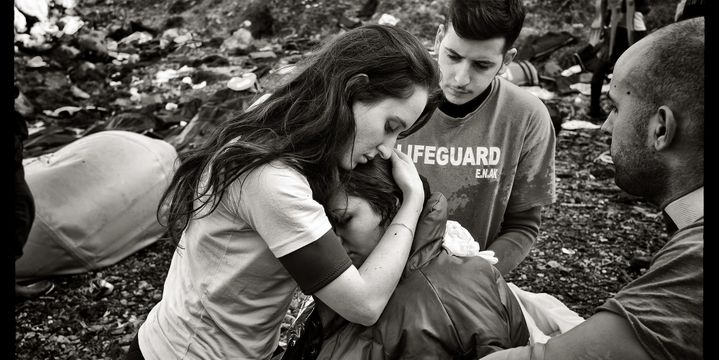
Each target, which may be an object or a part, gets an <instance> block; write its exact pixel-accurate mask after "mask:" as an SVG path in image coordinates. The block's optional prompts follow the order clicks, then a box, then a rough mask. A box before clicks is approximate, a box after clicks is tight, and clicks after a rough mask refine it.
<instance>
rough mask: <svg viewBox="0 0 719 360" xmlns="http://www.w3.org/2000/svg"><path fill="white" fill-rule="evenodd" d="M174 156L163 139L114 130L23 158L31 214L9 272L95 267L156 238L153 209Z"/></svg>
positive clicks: (32, 275) (38, 273) (28, 275)
mask: <svg viewBox="0 0 719 360" xmlns="http://www.w3.org/2000/svg"><path fill="white" fill-rule="evenodd" d="M176 159H177V152H176V151H175V148H174V147H172V145H170V144H169V143H167V142H165V141H162V140H157V139H152V138H150V137H147V136H145V135H141V134H137V133H133V132H128V131H117V130H112V131H102V132H98V133H94V134H91V135H88V136H86V137H83V138H80V139H78V140H75V141H74V142H72V143H70V144H68V145H66V146H65V147H63V148H61V149H59V150H58V151H56V152H54V153H49V154H45V155H41V156H38V157H35V158H28V159H25V160H24V161H23V165H24V166H25V178H26V180H27V183H28V185H29V187H30V190H31V191H32V193H33V195H34V197H35V207H36V217H35V221H34V223H33V226H32V229H31V231H30V235H29V237H28V240H27V243H26V244H25V247H24V251H23V256H22V257H21V258H20V259H18V260H17V261H16V262H15V278H16V279H17V280H20V281H22V280H30V279H37V278H44V277H48V276H54V275H67V274H77V273H83V272H87V271H92V270H97V269H100V268H103V267H105V266H109V265H113V264H115V263H117V262H118V261H120V260H122V259H124V258H126V257H127V256H129V255H131V254H133V253H135V252H136V251H138V250H140V249H142V248H144V247H146V246H148V245H150V244H152V243H154V242H155V241H157V240H158V239H159V238H160V237H161V236H162V235H163V233H164V228H163V227H162V226H161V225H160V223H159V222H158V220H157V216H156V211H157V207H158V204H159V202H160V197H161V196H162V193H163V191H164V190H165V189H166V187H167V185H168V184H169V181H170V179H171V178H172V174H173V171H174V169H175V160H176Z"/></svg>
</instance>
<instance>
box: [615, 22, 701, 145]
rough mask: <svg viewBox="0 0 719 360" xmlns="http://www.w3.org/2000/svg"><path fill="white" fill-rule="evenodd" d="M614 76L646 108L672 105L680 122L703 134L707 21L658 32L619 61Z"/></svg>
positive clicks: (679, 24) (666, 28) (663, 28)
mask: <svg viewBox="0 0 719 360" xmlns="http://www.w3.org/2000/svg"><path fill="white" fill-rule="evenodd" d="M614 69H615V73H618V72H623V73H624V74H625V76H626V77H625V78H626V83H627V84H628V85H629V87H630V88H631V89H632V91H636V94H637V96H639V97H640V98H641V99H642V100H644V101H645V102H646V106H648V107H650V108H653V109H656V108H657V107H659V106H661V105H667V106H669V107H670V108H671V109H672V111H674V112H675V113H676V114H677V115H678V116H679V118H680V119H679V120H680V121H682V122H689V123H685V125H687V126H690V127H691V128H693V129H694V130H697V131H701V132H700V133H699V134H702V135H703V133H704V18H703V17H700V18H693V19H689V20H684V21H680V22H678V23H673V24H670V25H667V26H665V27H662V28H660V29H657V30H656V31H654V32H652V33H651V34H649V35H648V36H647V37H645V38H643V39H641V40H640V41H639V42H637V43H636V44H634V45H633V46H631V47H630V48H629V49H628V50H627V51H626V52H625V53H624V54H622V56H621V57H620V58H619V60H617V64H616V66H615V68H614Z"/></svg>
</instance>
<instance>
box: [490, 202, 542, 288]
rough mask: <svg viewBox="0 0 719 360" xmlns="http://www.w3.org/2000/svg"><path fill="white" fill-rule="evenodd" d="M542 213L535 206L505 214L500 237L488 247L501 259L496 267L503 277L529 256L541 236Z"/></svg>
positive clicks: (538, 207)
mask: <svg viewBox="0 0 719 360" xmlns="http://www.w3.org/2000/svg"><path fill="white" fill-rule="evenodd" d="M541 211H542V207H541V206H535V207H533V208H530V209H528V210H525V211H520V212H514V213H505V214H504V220H503V221H502V226H501V229H500V231H499V236H497V238H496V239H495V240H494V241H493V242H492V243H491V244H489V246H488V247H487V250H493V251H494V254H495V256H496V257H497V259H499V262H498V263H497V264H496V265H495V267H496V268H497V269H498V270H499V272H501V273H502V276H506V275H507V274H508V273H509V272H510V271H512V270H513V269H514V268H515V267H517V265H518V264H519V263H520V262H522V260H524V258H525V257H527V255H528V254H529V250H530V249H532V246H533V245H534V242H535V241H536V240H537V235H538V234H539V225H540V223H541ZM483 250H484V249H483Z"/></svg>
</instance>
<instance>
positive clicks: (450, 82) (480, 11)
mask: <svg viewBox="0 0 719 360" xmlns="http://www.w3.org/2000/svg"><path fill="white" fill-rule="evenodd" d="M525 12H526V10H525V8H524V6H523V4H522V0H454V1H453V2H452V3H451V5H450V8H449V16H448V18H447V23H446V24H445V25H440V27H439V30H438V31H437V37H436V39H435V52H436V53H437V57H438V62H439V69H440V72H441V75H442V78H441V80H440V87H441V88H442V92H443V94H444V101H443V103H442V104H441V105H440V106H439V108H438V109H437V110H436V111H435V113H434V115H433V117H432V119H431V120H430V121H429V122H428V123H427V125H425V126H424V127H423V128H422V129H420V130H419V131H418V132H417V133H415V134H413V135H412V136H410V137H408V138H406V139H403V140H400V141H399V142H398V145H397V148H398V149H399V150H401V151H403V152H405V153H407V154H409V155H410V156H411V157H412V159H413V160H414V162H415V163H416V166H417V170H418V171H419V172H420V174H422V175H424V176H425V177H426V178H427V179H428V181H429V184H430V186H431V187H432V190H434V191H439V192H442V193H443V194H444V195H445V196H446V197H447V199H448V202H449V219H450V220H454V221H457V222H459V223H460V224H461V225H462V226H463V227H465V228H466V229H467V230H469V232H470V233H471V234H472V236H473V237H474V239H475V241H477V242H478V243H479V245H480V249H481V250H493V251H494V252H495V254H496V257H497V258H498V259H499V262H498V263H497V264H496V267H497V268H498V269H499V270H500V272H501V273H502V274H503V275H506V274H507V273H509V272H510V271H511V270H513V269H514V268H515V267H516V266H517V265H518V264H519V263H520V262H521V261H522V260H523V259H524V258H525V257H526V256H527V254H529V250H530V249H531V247H532V246H533V244H534V242H535V241H536V239H537V235H538V233H539V225H540V215H541V209H542V206H545V205H549V204H552V203H553V202H554V201H555V198H556V196H555V183H554V150H555V133H554V128H553V125H552V121H551V118H550V116H549V112H548V110H547V108H546V106H545V105H544V104H543V103H542V102H541V100H539V99H538V98H537V97H535V96H534V95H532V94H530V93H529V92H526V91H524V90H522V89H521V88H519V87H518V86H516V85H514V84H512V83H511V82H510V81H508V80H506V79H504V78H503V77H501V76H499V75H500V74H502V73H504V71H505V70H506V67H507V66H508V65H509V64H510V63H511V62H512V60H513V59H514V56H515V55H516V54H517V50H516V49H515V48H513V47H512V44H513V43H514V41H515V40H516V39H517V37H518V36H519V32H520V31H521V29H522V25H523V23H524V17H525Z"/></svg>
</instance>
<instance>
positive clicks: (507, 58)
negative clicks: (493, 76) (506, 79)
mask: <svg viewBox="0 0 719 360" xmlns="http://www.w3.org/2000/svg"><path fill="white" fill-rule="evenodd" d="M515 56H517V49H516V48H511V49H509V50H507V52H505V53H504V57H503V58H502V66H501V67H500V68H499V72H498V74H499V75H502V74H504V72H505V71H507V67H508V66H509V64H511V63H512V60H514V57H515Z"/></svg>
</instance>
